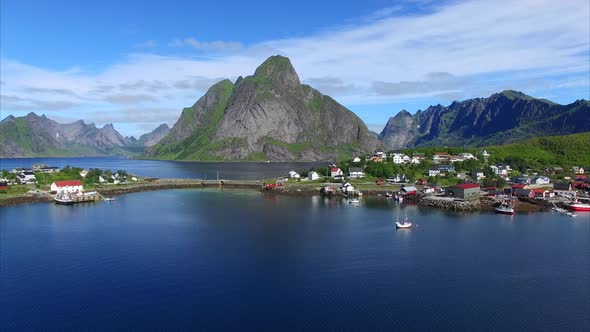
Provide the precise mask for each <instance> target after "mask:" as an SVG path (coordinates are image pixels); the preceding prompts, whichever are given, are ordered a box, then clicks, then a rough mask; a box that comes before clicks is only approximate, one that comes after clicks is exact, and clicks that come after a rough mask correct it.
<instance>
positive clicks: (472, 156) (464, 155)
mask: <svg viewBox="0 0 590 332" xmlns="http://www.w3.org/2000/svg"><path fill="white" fill-rule="evenodd" d="M459 157H461V158H463V160H467V159H477V158H475V156H474V155H473V154H471V153H469V152H463V153H459Z"/></svg>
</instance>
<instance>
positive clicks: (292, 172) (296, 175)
mask: <svg viewBox="0 0 590 332" xmlns="http://www.w3.org/2000/svg"><path fill="white" fill-rule="evenodd" d="M300 177H301V175H299V173H297V172H295V171H290V172H289V178H291V179H299V178H300Z"/></svg>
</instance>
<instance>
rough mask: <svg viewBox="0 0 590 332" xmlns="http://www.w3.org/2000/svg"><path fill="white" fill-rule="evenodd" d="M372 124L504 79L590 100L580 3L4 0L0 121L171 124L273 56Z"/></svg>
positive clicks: (585, 17)
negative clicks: (212, 90) (215, 87)
mask: <svg viewBox="0 0 590 332" xmlns="http://www.w3.org/2000/svg"><path fill="white" fill-rule="evenodd" d="M275 54H280V55H284V56H287V57H289V58H290V60H291V62H292V63H293V65H294V67H295V69H296V71H297V73H298V74H299V76H300V79H301V81H302V82H303V83H306V84H309V85H311V86H313V87H315V88H317V89H318V90H320V91H321V92H323V93H324V94H327V95H330V96H332V97H333V98H334V99H336V100H337V101H339V102H340V103H342V104H343V105H345V106H346V107H348V108H349V109H350V110H352V111H353V112H355V113H356V114H357V115H358V116H360V117H361V119H363V120H364V121H365V123H366V124H367V125H368V127H369V129H371V130H374V131H377V132H380V131H381V130H382V128H383V126H384V125H385V123H386V122H387V120H388V119H389V117H392V116H395V114H397V113H398V112H399V111H400V110H402V109H406V110H408V111H409V112H411V113H415V112H416V111H418V110H424V109H425V108H427V107H428V106H429V105H436V104H442V105H448V104H450V103H451V102H452V101H454V100H464V99H468V98H477V97H488V96H490V95H491V94H493V93H496V92H500V91H502V90H507V89H513V90H518V91H522V92H524V93H526V94H528V95H531V96H534V97H538V98H547V99H550V100H553V101H555V102H558V103H562V104H567V103H571V102H574V101H575V100H577V99H590V4H589V1H588V0H561V1H554V0H520V1H512V0H495V1H483V0H467V1H461V0H451V1H432V0H403V1H391V0H389V1H388V0H366V1H350V4H349V3H347V2H345V1H341V0H340V1H331V0H330V1H317V0H316V1H309V0H298V1H292V2H281V1H227V0H216V1H175V0H171V1H166V2H163V1H110V0H105V1H89V2H83V1H60V0H55V1H41V0H39V1H28V0H2V1H1V2H0V117H1V118H5V117H6V116H8V115H15V116H22V115H26V114H27V113H29V112H36V113H37V114H45V115H47V116H48V117H49V118H52V119H54V120H56V121H58V122H73V121H76V120H79V119H83V120H85V121H86V122H88V123H89V122H94V123H96V124H97V125H98V126H103V125H105V124H107V123H113V124H114V125H115V128H116V129H117V130H119V131H120V132H121V133H122V134H123V135H134V136H135V137H138V136H139V135H141V134H142V133H145V132H148V131H150V130H152V129H154V128H155V127H157V126H158V125H159V124H161V123H167V124H169V125H170V126H172V125H173V124H174V122H175V121H176V120H177V119H178V117H179V116H180V113H181V111H182V108H183V107H187V106H191V105H192V104H194V103H195V101H196V100H197V99H198V98H199V97H201V96H202V95H203V94H204V93H205V92H206V91H207V88H208V87H209V86H211V85H212V84H214V83H215V82H217V81H220V80H222V79H225V78H229V79H231V80H235V79H237V77H238V76H247V75H252V74H253V73H254V70H255V69H256V67H257V66H258V65H259V64H260V63H262V62H263V61H264V60H265V59H266V58H268V57H269V56H271V55H275Z"/></svg>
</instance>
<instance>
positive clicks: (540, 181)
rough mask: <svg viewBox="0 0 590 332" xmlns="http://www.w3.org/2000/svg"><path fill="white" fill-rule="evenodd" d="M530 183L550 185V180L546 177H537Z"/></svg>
mask: <svg viewBox="0 0 590 332" xmlns="http://www.w3.org/2000/svg"><path fill="white" fill-rule="evenodd" d="M531 183H533V184H550V183H551V179H550V178H548V177H546V176H539V177H536V178H534V179H533V180H532V181H531Z"/></svg>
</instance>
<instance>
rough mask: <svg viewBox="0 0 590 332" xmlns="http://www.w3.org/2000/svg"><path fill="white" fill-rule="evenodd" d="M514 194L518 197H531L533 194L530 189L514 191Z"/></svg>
mask: <svg viewBox="0 0 590 332" xmlns="http://www.w3.org/2000/svg"><path fill="white" fill-rule="evenodd" d="M514 194H515V195H516V196H529V195H530V194H531V190H530V189H516V190H515V191H514Z"/></svg>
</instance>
